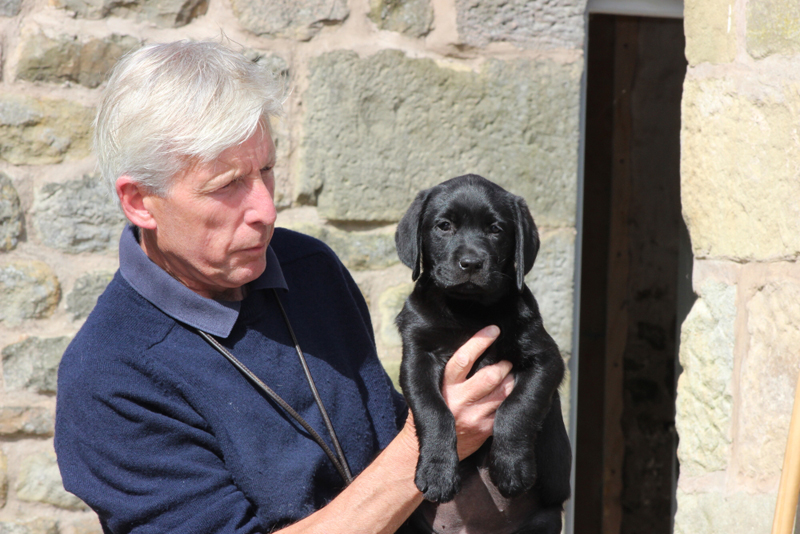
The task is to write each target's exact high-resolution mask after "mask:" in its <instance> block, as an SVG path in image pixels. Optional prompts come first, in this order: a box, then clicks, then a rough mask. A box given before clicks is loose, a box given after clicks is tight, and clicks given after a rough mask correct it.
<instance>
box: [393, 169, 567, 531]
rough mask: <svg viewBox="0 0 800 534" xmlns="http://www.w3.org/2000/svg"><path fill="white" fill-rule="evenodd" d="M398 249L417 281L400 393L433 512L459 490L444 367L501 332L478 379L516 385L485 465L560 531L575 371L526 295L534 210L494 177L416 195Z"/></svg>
mask: <svg viewBox="0 0 800 534" xmlns="http://www.w3.org/2000/svg"><path fill="white" fill-rule="evenodd" d="M395 242H396V245H397V252H398V254H399V256H400V259H401V261H402V262H403V263H404V264H406V265H407V266H408V267H410V268H411V269H412V271H413V274H412V277H413V279H414V280H416V286H415V287H414V290H413V292H412V293H411V295H410V296H409V297H408V299H407V301H406V303H405V306H404V307H403V310H402V311H401V312H400V314H399V315H398V317H397V325H398V327H399V329H400V334H401V336H402V339H403V361H402V364H401V370H400V384H401V386H402V388H403V393H404V394H405V396H406V399H407V401H408V404H409V406H410V408H411V411H412V413H413V414H414V421H415V423H416V428H417V434H418V436H419V442H420V456H419V462H418V464H417V471H416V480H415V482H416V485H417V487H418V488H419V489H420V491H422V492H423V493H424V495H425V498H426V499H428V500H429V501H434V502H447V501H449V500H451V499H453V497H454V496H455V495H456V493H457V492H458V491H459V487H460V483H461V480H460V474H459V460H458V455H457V451H456V431H455V420H454V418H453V415H452V413H451V412H450V410H449V409H448V408H447V405H446V404H445V401H444V399H443V397H442V394H441V385H442V377H443V371H444V366H445V364H446V363H447V360H449V359H450V357H451V356H452V355H453V353H454V352H455V350H456V349H458V348H459V347H460V346H461V345H463V344H464V343H465V342H466V341H467V340H468V339H469V338H470V337H471V336H472V335H474V334H475V332H477V331H478V330H480V329H481V328H483V327H485V326H488V325H490V324H494V325H497V326H499V327H500V330H501V334H500V337H499V338H498V339H497V341H495V343H494V344H493V345H492V346H491V347H490V348H489V349H488V350H487V351H486V352H485V353H484V354H483V355H482V356H481V358H480V359H479V360H478V362H477V363H476V364H475V366H474V368H473V369H472V373H474V372H475V371H476V370H478V369H480V368H481V367H483V366H485V365H489V364H492V363H496V362H498V361H500V360H508V361H510V362H511V363H512V364H513V373H514V375H515V385H514V390H513V392H512V393H511V395H510V396H509V397H508V398H507V399H506V400H505V401H504V402H503V403H502V405H501V406H500V408H499V409H498V410H497V414H496V417H495V422H494V436H493V439H491V440H490V442H487V444H486V445H485V446H484V447H483V448H482V449H481V450H480V451H478V453H476V454H486V449H487V448H488V469H489V475H490V478H491V482H492V483H493V484H494V485H495V486H496V487H497V489H498V490H499V491H500V493H501V494H502V495H503V496H504V497H507V498H511V497H516V496H519V495H521V494H523V493H526V492H528V493H526V495H528V494H531V493H532V494H534V501H535V503H536V506H537V507H540V508H543V509H544V508H549V509H551V510H557V513H553V514H551V515H550V516H549V517H552V518H553V519H552V521H550V522H551V523H552V522H554V521H557V522H558V525H557V529H556V530H555V531H556V532H558V531H559V530H560V524H561V514H560V510H561V507H562V506H563V503H564V501H565V500H566V499H567V498H568V497H569V493H570V490H569V474H570V463H571V453H570V445H569V439H568V437H567V433H566V429H565V428H564V422H563V419H562V417H561V406H560V400H559V395H558V391H557V388H558V385H559V384H560V383H561V380H562V378H563V376H564V362H563V359H562V358H561V355H560V354H559V350H558V347H557V346H556V344H555V342H554V341H553V339H552V338H551V337H550V335H549V334H548V333H547V332H546V331H545V329H544V327H543V325H542V318H541V315H540V314H539V308H538V305H537V303H536V300H535V299H534V297H533V295H532V294H531V292H530V290H529V289H528V287H527V286H526V285H525V279H524V277H525V274H526V273H527V272H528V271H530V270H531V268H532V267H533V263H534V260H535V259H536V254H537V252H538V250H539V237H538V232H537V230H536V226H535V224H534V222H533V218H532V217H531V214H530V211H529V210H528V206H527V204H526V203H525V201H524V200H523V199H522V198H521V197H518V196H515V195H512V194H511V193H509V192H507V191H506V190H504V189H503V188H501V187H500V186H498V185H496V184H494V183H492V182H490V181H488V180H486V179H485V178H482V177H480V176H477V175H473V174H470V175H466V176H459V177H458V178H453V179H452V180H448V181H446V182H444V183H442V184H439V185H437V186H435V187H433V188H431V189H427V190H425V191H422V192H420V193H419V194H418V195H417V197H416V199H415V200H414V202H413V203H412V204H411V207H410V208H409V210H408V212H407V213H406V214H405V215H404V216H403V218H402V220H401V221H400V223H399V225H398V228H397V233H396V234H395ZM473 456H475V455H473ZM471 458H472V457H471ZM462 470H463V466H462ZM537 524H538V523H537ZM554 528H555V527H554ZM525 531H527V530H525ZM537 531H538V530H537ZM542 531H548V532H549V531H551V528H549V527H548V528H545V529H543V530H542Z"/></svg>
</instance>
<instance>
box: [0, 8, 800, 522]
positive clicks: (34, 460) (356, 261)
mask: <svg viewBox="0 0 800 534" xmlns="http://www.w3.org/2000/svg"><path fill="white" fill-rule="evenodd" d="M787 5H788V4H787ZM584 10H585V0H556V1H544V0H534V1H522V0H517V1H507V0H349V1H348V0H326V1H323V0H271V1H269V2H263V1H261V0H189V1H177V0H134V1H131V2H124V3H120V2H113V1H110V0H48V1H45V0H0V61H1V62H2V63H1V66H2V68H0V87H1V88H2V90H0V352H2V377H3V382H2V386H3V393H2V395H0V532H14V533H31V534H39V533H61V534H66V533H84V532H86V533H89V532H99V527H98V524H97V520H96V518H95V517H94V516H93V514H92V513H91V512H89V511H87V510H86V508H85V506H84V505H83V504H82V503H81V502H80V501H78V500H77V499H75V498H74V497H73V496H71V495H70V494H68V493H66V492H65V491H64V490H63V487H62V486H61V482H60V478H59V475H58V470H57V467H56V464H55V456H54V452H53V446H52V435H53V418H54V409H55V397H54V394H55V388H56V381H55V378H56V369H57V365H58V361H59V358H60V355H61V353H62V352H63V350H64V347H65V346H66V344H67V343H69V340H70V339H71V336H73V335H74V333H75V332H76V331H77V330H78V329H79V328H80V325H81V323H82V321H83V320H84V319H85V317H86V316H87V314H88V313H89V312H90V310H91V308H92V307H93V305H94V302H95V299H96V297H97V295H98V294H99V293H100V292H101V291H102V289H103V288H104V287H105V285H106V284H107V283H108V281H109V279H110V276H111V275H112V273H113V272H114V270H115V269H116V266H117V258H116V246H117V239H118V235H119V232H120V229H121V227H122V225H123V218H122V216H121V215H120V213H119V212H118V210H117V209H116V208H115V206H114V204H113V202H112V201H111V200H110V199H109V197H108V196H107V194H106V192H105V190H104V189H103V188H102V187H100V185H99V184H98V182H97V174H96V172H95V161H94V159H93V157H92V156H91V152H90V142H89V139H90V132H91V122H92V119H93V114H94V106H95V105H96V104H97V102H98V101H99V98H100V92H101V90H102V85H103V80H104V77H105V76H106V73H107V71H108V69H109V68H110V66H111V65H113V63H114V62H115V61H116V59H117V58H119V57H120V55H122V54H124V53H125V52H126V51H128V50H131V49H133V48H135V47H137V46H139V45H140V44H142V43H148V42H158V41H169V40H175V39H180V38H187V37H190V38H219V37H220V35H221V34H224V35H225V36H226V38H227V39H230V40H231V41H232V42H234V43H236V45H237V46H241V47H242V48H243V49H244V50H245V52H246V53H247V54H248V55H249V56H250V57H252V58H253V59H254V60H257V61H266V62H269V64H270V65H272V66H273V67H274V68H276V69H279V70H281V71H284V72H285V73H286V74H287V76H288V79H289V81H290V83H291V86H292V89H293V91H292V93H291V96H290V98H289V100H288V102H287V110H286V111H287V112H286V116H285V117H284V118H283V119H281V120H278V121H276V123H275V124H274V125H273V126H274V132H275V134H276V141H277V147H278V148H277V150H278V157H279V163H278V166H277V180H278V189H279V191H278V195H277V203H278V205H279V208H280V215H279V225H284V226H288V227H292V228H295V229H298V230H301V231H303V232H306V233H309V234H312V235H315V236H317V237H319V238H321V239H323V240H324V241H326V242H327V243H329V244H330V245H331V247H333V249H334V250H335V251H336V252H337V253H338V254H340V256H341V257H342V259H343V261H344V262H345V264H346V265H347V266H348V267H349V268H350V269H351V271H352V272H353V275H354V277H355V278H356V281H357V282H358V283H359V286H360V287H361V289H362V291H363V293H364V295H365V297H366V299H367V301H368V303H369V305H370V308H371V310H372V316H373V323H374V327H375V331H376V337H377V343H378V348H379V353H380V355H381V357H382V359H383V361H384V362H385V363H386V366H387V368H388V369H389V370H390V372H391V373H396V370H397V365H398V360H399V357H400V343H399V337H398V336H397V333H396V331H395V329H394V326H393V322H392V321H393V318H394V316H395V314H396V313H397V311H398V310H399V307H400V306H401V305H402V302H403V299H404V298H405V295H406V294H407V293H408V291H409V290H410V282H411V280H410V273H409V271H408V269H406V268H405V267H404V266H402V265H400V264H399V263H398V261H397V258H396V254H395V251H394V241H393V232H394V223H395V222H396V221H397V220H398V219H399V217H400V216H401V214H402V213H403V211H404V209H405V207H406V206H407V205H408V203H409V202H410V201H411V199H412V198H413V196H414V194H415V192H416V191H417V190H418V189H419V188H423V187H427V186H430V185H433V184H435V183H437V182H439V181H441V180H443V179H446V178H450V177H452V176H456V175H459V174H464V173H468V172H478V173H481V174H483V175H484V176H486V177H487V178H490V179H493V180H495V181H497V182H499V183H501V184H502V185H504V186H506V187H508V188H509V189H511V190H512V191H514V192H516V193H518V194H521V195H524V196H525V197H526V198H527V200H528V202H529V204H530V206H531V208H532V211H533V215H534V218H535V219H536V221H537V223H538V225H539V228H540V233H541V236H542V248H541V252H540V254H539V259H538V261H537V264H536V266H535V267H534V270H533V272H532V273H531V274H530V276H529V282H530V284H531V286H532V288H533V290H534V292H535V294H536V295H537V297H538V299H539V303H540V305H541V308H542V312H543V315H544V320H545V325H546V326H547V328H548V330H549V331H550V332H551V333H552V334H553V336H554V337H555V339H556V341H557V342H558V344H559V346H560V347H561V349H562V351H563V353H564V356H565V358H569V356H570V354H571V353H572V347H571V337H572V316H573V271H574V243H575V219H576V217H575V214H576V198H577V185H576V184H577V175H578V160H579V157H578V156H579V154H578V145H579V108H580V106H579V102H580V84H581V76H582V72H583V40H584ZM760 46H762V48H763V45H760ZM698 89H699V87H698ZM775 96H777V95H775ZM741 111H742V112H746V108H742V109H741ZM787 184H788V182H787ZM775 198H786V196H781V195H780V194H778V193H777V192H776V197H775ZM786 235H787V237H788V236H789V233H787V234H786ZM786 290H787V289H786V288H782V287H778V286H776V287H775V288H774V289H772V290H771V292H769V295H775V294H781V292H783V291H786ZM774 298H775V297H774V296H771V297H767V293H764V299H762V301H763V303H762V304H760V305H761V306H762V307H764V306H767V307H769V305H770V304H769V303H770V302H773V301H774ZM762 301H759V302H762ZM763 326H764V327H766V326H767V325H763ZM301 342H302V340H301ZM754 387H758V384H755V385H754ZM566 391H568V389H565V390H564V392H565V393H566ZM567 400H568V399H567V398H566V397H565V401H567ZM568 404H569V403H568V402H565V406H568ZM756 467H757V466H756V465H754V466H753V468H754V469H755V468H756Z"/></svg>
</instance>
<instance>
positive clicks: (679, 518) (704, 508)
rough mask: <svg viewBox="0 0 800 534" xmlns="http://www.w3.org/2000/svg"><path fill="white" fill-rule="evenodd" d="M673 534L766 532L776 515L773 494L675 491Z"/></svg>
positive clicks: (764, 533) (747, 533)
mask: <svg viewBox="0 0 800 534" xmlns="http://www.w3.org/2000/svg"><path fill="white" fill-rule="evenodd" d="M677 493H678V494H677V499H678V511H677V513H676V514H675V529H674V532H675V534H700V533H701V532H702V533H703V534H731V533H733V532H735V533H736V534H766V533H767V532H769V531H770V528H771V525H772V517H773V515H774V514H775V495H773V494H751V493H744V492H737V493H732V494H723V493H686V492H684V491H681V490H680V489H679V490H678V492H677Z"/></svg>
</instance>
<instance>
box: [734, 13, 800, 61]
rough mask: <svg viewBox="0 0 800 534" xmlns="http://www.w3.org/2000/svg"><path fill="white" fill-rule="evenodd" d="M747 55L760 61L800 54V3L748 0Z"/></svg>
mask: <svg viewBox="0 0 800 534" xmlns="http://www.w3.org/2000/svg"><path fill="white" fill-rule="evenodd" d="M747 52H748V53H749V54H750V55H751V56H753V57H754V58H757V59H760V58H764V57H766V56H769V55H772V54H782V55H785V56H793V55H797V54H798V53H800V4H798V3H797V2H796V1H795V0H749V1H748V2H747Z"/></svg>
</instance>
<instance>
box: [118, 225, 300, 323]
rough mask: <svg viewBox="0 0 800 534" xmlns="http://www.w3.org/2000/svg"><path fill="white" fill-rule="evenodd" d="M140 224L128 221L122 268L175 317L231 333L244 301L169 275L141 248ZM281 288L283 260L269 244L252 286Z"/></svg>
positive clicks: (142, 291) (136, 286) (139, 289)
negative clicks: (212, 294) (205, 293)
mask: <svg viewBox="0 0 800 534" xmlns="http://www.w3.org/2000/svg"><path fill="white" fill-rule="evenodd" d="M137 234H138V228H136V227H134V226H131V225H128V226H126V227H125V229H124V230H123V232H122V237H121V238H120V240H119V271H120V274H121V275H122V277H123V278H125V280H126V281H127V282H128V283H129V284H130V285H131V287H133V288H134V289H135V290H136V291H137V292H138V293H139V294H140V295H141V296H143V297H144V298H146V299H147V300H149V301H150V303H152V304H153V305H154V306H155V307H156V308H158V309H159V310H161V311H162V312H164V313H166V314H167V315H169V316H170V317H172V318H173V319H175V320H176V321H180V322H181V323H185V324H187V325H189V326H193V327H195V328H198V329H200V330H202V331H204V332H208V333H209V334H211V335H213V336H217V337H223V338H225V337H228V336H229V335H230V333H231V330H232V329H233V325H234V324H235V323H236V319H237V318H238V317H239V311H240V310H241V307H242V303H241V301H230V300H213V299H209V298H205V297H202V296H200V295H198V294H197V293H195V292H194V291H192V290H191V289H189V288H188V287H186V286H184V285H183V284H182V283H181V282H179V281H178V280H176V279H175V278H173V277H172V276H170V275H169V274H168V273H167V272H166V271H165V270H164V269H162V268H161V267H159V266H158V265H156V264H155V263H154V262H153V261H152V260H151V259H150V258H148V257H147V255H146V254H145V253H144V250H142V247H141V246H140V245H139V241H138V236H137ZM270 288H278V289H284V290H287V291H288V289H289V288H288V287H287V286H286V280H285V279H284V277H283V271H282V270H281V264H280V262H279V261H278V257H277V256H276V255H275V251H274V250H272V247H267V268H266V269H265V270H264V272H263V273H262V274H261V276H259V277H258V278H256V279H255V280H253V281H252V282H250V284H248V289H249V290H259V289H270Z"/></svg>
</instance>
